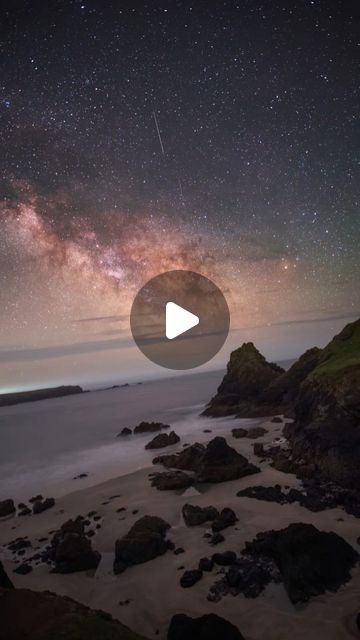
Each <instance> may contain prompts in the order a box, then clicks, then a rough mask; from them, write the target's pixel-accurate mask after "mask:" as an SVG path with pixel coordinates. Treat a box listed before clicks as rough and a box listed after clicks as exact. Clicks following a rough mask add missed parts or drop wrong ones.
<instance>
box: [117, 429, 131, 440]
mask: <svg viewBox="0 0 360 640" xmlns="http://www.w3.org/2000/svg"><path fill="white" fill-rule="evenodd" d="M131 434H132V430H131V429H129V427H124V428H123V429H121V431H120V433H118V434H117V437H118V438H121V437H122V436H131Z"/></svg>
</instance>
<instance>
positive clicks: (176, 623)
mask: <svg viewBox="0 0 360 640" xmlns="http://www.w3.org/2000/svg"><path fill="white" fill-rule="evenodd" d="M167 640H244V637H243V636H242V635H241V633H240V631H239V630H238V629H237V628H236V627H235V626H234V625H233V624H231V623H230V622H228V621H227V620H224V618H220V617H219V616H217V615H216V614H214V613H208V614H206V615H204V616H201V617H200V618H190V616H187V615H185V614H184V613H179V614H177V615H175V616H173V618H172V619H171V622H170V627H169V631H168V635H167Z"/></svg>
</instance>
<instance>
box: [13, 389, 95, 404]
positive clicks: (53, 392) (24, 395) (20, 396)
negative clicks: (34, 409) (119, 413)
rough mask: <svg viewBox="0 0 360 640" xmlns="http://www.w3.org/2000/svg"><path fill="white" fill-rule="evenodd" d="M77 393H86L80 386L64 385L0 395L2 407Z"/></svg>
mask: <svg viewBox="0 0 360 640" xmlns="http://www.w3.org/2000/svg"><path fill="white" fill-rule="evenodd" d="M77 393H84V391H83V389H82V388H81V387H79V386H62V387H54V388H50V389H36V390H34V391H20V392H18V393H5V394H3V395H0V407H5V406H8V405H11V404H21V403H23V402H36V401H38V400H48V399H49V398H61V397H63V396H70V395H74V394H77Z"/></svg>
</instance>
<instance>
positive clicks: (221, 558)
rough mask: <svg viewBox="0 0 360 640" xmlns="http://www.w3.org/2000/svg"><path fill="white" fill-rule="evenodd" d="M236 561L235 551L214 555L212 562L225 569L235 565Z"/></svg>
mask: <svg viewBox="0 0 360 640" xmlns="http://www.w3.org/2000/svg"><path fill="white" fill-rule="evenodd" d="M236 559H237V556H236V553H235V551H223V552H222V553H214V555H213V560H214V562H215V564H219V565H220V566H222V567H226V566H229V565H232V564H235V562H236Z"/></svg>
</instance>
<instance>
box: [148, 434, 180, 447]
mask: <svg viewBox="0 0 360 640" xmlns="http://www.w3.org/2000/svg"><path fill="white" fill-rule="evenodd" d="M178 442H180V438H179V436H178V435H177V434H176V433H175V431H170V433H159V434H158V435H157V436H155V438H153V439H152V440H151V441H150V442H148V443H147V445H146V446H145V449H162V448H163V447H170V446H171V445H173V444H177V443H178Z"/></svg>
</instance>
